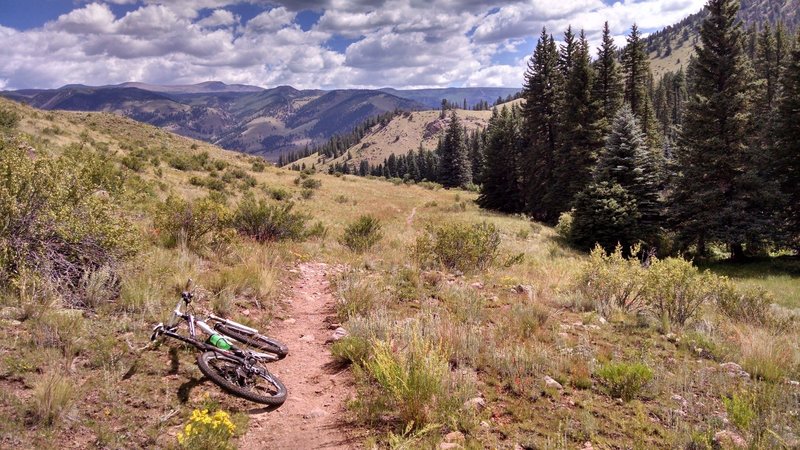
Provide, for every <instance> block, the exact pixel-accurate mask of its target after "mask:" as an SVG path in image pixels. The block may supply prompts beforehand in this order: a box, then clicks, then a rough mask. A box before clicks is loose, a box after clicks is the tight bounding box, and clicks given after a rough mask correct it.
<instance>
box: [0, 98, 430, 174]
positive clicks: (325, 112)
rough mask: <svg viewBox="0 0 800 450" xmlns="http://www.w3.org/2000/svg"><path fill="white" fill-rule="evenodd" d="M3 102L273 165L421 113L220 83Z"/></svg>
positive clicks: (401, 101) (409, 106)
mask: <svg viewBox="0 0 800 450" xmlns="http://www.w3.org/2000/svg"><path fill="white" fill-rule="evenodd" d="M0 95H2V96H5V97H7V98H11V99H13V100H17V101H21V102H24V103H27V104H30V105H31V106H34V107H36V108H41V109H48V110H69V111H102V112H113V113H116V114H120V115H123V116H126V117H130V118H132V119H134V120H137V121H140V122H144V123H148V124H151V125H156V126H158V127H161V128H164V129H166V130H169V131H171V132H174V133H178V134H180V135H183V136H187V137H191V138H195V139H201V140H204V141H207V142H212V143H215V144H217V145H220V146H222V147H224V148H227V149H229V150H238V151H241V152H245V153H250V154H257V155H262V156H265V157H268V158H273V159H274V158H277V156H278V155H279V154H280V153H282V152H284V151H287V150H293V149H297V148H303V147H305V146H306V145H312V146H313V145H315V144H319V143H322V142H324V141H325V140H327V139H328V138H329V137H330V136H332V135H333V134H335V133H339V132H344V131H347V130H349V129H351V128H352V127H354V126H355V125H356V124H358V123H360V122H362V121H363V120H364V119H366V118H367V117H372V116H376V115H379V114H382V113H385V112H388V111H394V110H397V109H399V110H415V109H422V108H423V106H422V104H420V103H417V102H414V101H413V100H408V99H405V98H400V97H397V96H394V95H391V94H387V93H385V92H381V91H368V90H337V91H329V92H328V91H321V90H303V91H300V90H297V89H294V88H292V87H288V86H280V87H277V88H273V89H261V88H256V87H252V86H240V85H226V84H224V83H220V82H207V83H201V84H198V85H190V86H155V85H147V84H143V83H124V84H122V85H117V86H103V87H89V86H80V85H70V86H64V87H62V88H59V89H48V90H22V91H9V92H2V93H0Z"/></svg>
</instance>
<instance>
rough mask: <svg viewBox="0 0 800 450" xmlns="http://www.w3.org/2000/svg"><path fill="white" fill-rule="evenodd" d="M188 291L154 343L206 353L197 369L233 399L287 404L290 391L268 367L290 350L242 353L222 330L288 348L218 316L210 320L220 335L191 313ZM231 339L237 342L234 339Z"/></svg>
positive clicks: (158, 328) (158, 327)
mask: <svg viewBox="0 0 800 450" xmlns="http://www.w3.org/2000/svg"><path fill="white" fill-rule="evenodd" d="M190 283H191V280H190ZM188 287H189V285H188V284H187V290H185V291H183V292H182V293H181V299H180V300H179V301H178V303H177V305H175V309H174V310H173V311H172V316H171V317H170V320H169V322H168V323H167V324H164V323H159V324H158V325H156V326H155V327H154V328H153V334H152V335H151V336H150V340H151V341H154V340H156V339H157V338H158V337H160V336H167V337H170V338H173V339H177V340H179V341H181V342H184V343H186V344H189V345H191V346H193V347H195V348H197V349H198V350H200V351H201V352H202V353H200V355H198V357H197V366H198V367H199V368H200V371H201V372H203V374H204V375H205V376H207V377H208V378H209V379H211V381H213V382H214V383H216V384H217V385H219V386H220V387H221V388H223V389H225V390H226V391H228V392H229V393H231V394H233V395H236V396H239V397H242V398H245V399H247V400H250V401H253V402H256V403H261V404H264V405H269V406H280V405H281V404H283V402H285V401H286V387H285V386H284V385H283V383H282V382H281V381H280V380H279V379H278V378H277V377H275V376H274V375H273V374H271V373H270V372H269V370H267V368H266V367H265V366H264V363H267V362H271V361H277V360H278V359H280V358H282V357H283V356H285V355H286V353H288V350H287V351H283V352H282V353H283V354H282V356H278V355H279V354H278V353H273V352H269V353H260V352H255V351H252V350H247V349H241V348H238V347H237V346H236V345H234V344H233V343H232V342H230V341H228V339H227V338H226V337H223V336H222V335H221V334H220V333H222V331H221V330H219V328H222V329H223V330H225V331H228V332H230V331H231V330H235V331H234V333H238V334H240V336H241V337H248V339H249V340H250V341H253V342H262V343H263V342H276V343H277V344H279V345H278V347H280V349H285V348H286V347H285V346H283V344H280V343H279V342H277V341H274V340H269V341H263V340H260V339H258V338H257V337H260V338H265V336H261V335H260V334H258V331H257V330H255V329H253V328H249V327H246V326H244V325H242V324H239V323H237V322H234V321H231V320H226V319H223V318H220V317H216V316H214V318H213V319H210V320H213V321H214V322H215V328H217V331H219V332H217V331H215V329H214V328H212V327H211V326H209V325H208V323H207V322H206V321H204V320H202V319H199V318H197V317H195V315H194V314H192V313H191V311H190V310H191V307H190V304H191V302H192V298H193V297H194V294H193V293H192V292H191V291H190V290H189V289H188ZM182 306H185V308H186V310H187V311H189V312H184V311H182V310H181V308H182ZM181 322H186V324H187V326H188V336H185V335H183V334H180V333H178V328H179V326H180V324H181ZM198 328H199V329H200V330H201V331H202V332H203V333H205V334H207V335H209V338H208V339H207V340H205V341H203V340H200V339H198V335H197V329H198ZM231 337H232V338H233V339H237V338H236V337H234V336H231ZM267 339H269V338H267ZM270 345H272V344H270Z"/></svg>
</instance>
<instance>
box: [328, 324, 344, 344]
mask: <svg viewBox="0 0 800 450" xmlns="http://www.w3.org/2000/svg"><path fill="white" fill-rule="evenodd" d="M346 336H347V330H345V329H344V328H342V327H339V328H337V329H335V330H334V331H333V333H332V334H331V337H330V339H328V342H337V341H340V340H342V339H343V338H345V337H346Z"/></svg>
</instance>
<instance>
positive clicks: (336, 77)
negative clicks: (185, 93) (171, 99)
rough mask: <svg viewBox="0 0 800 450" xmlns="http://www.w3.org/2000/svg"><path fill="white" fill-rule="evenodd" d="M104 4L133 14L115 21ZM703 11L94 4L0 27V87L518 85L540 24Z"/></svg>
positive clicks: (462, 3) (597, 0)
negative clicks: (306, 20) (242, 12)
mask: <svg viewBox="0 0 800 450" xmlns="http://www.w3.org/2000/svg"><path fill="white" fill-rule="evenodd" d="M245 2H246V3H250V4H251V6H252V5H255V6H257V7H261V8H262V9H263V11H262V12H261V13H259V14H257V15H256V16H255V17H252V18H251V19H249V20H247V21H246V22H243V21H242V19H241V18H240V17H238V16H237V15H236V14H235V11H236V9H235V5H236V4H237V3H245ZM110 3H115V4H137V3H138V4H140V6H138V7H135V9H134V10H132V11H131V12H129V13H127V14H125V15H123V16H120V17H115V16H114V13H113V11H112V9H111V8H110V7H109V6H108V4H110ZM703 3H704V0H620V1H617V2H616V3H613V4H605V3H604V2H603V1H601V0H575V1H564V0H518V1H513V0H512V1H505V2H498V3H491V2H487V1H485V0H323V1H312V0H169V1H167V0H139V1H138V2H137V1H134V0H105V1H102V2H101V1H100V0H95V1H93V2H92V3H88V2H85V3H84V4H83V5H82V6H78V7H76V8H75V9H74V10H73V11H71V12H69V13H68V14H64V15H62V16H60V17H58V18H57V19H55V20H53V21H51V22H48V23H46V24H43V25H42V26H40V27H38V28H34V29H30V30H26V31H18V30H14V29H12V28H8V27H3V26H0V40H1V41H2V42H4V43H5V44H6V45H3V46H0V82H2V85H0V89H1V88H14V89H16V88H25V87H57V86H61V85H64V84H68V83H85V84H93V85H102V84H111V83H120V82H124V81H145V82H153V83H194V82H199V81H205V80H209V79H218V80H221V81H225V82H230V83H248V84H255V85H260V86H276V85H283V84H289V85H293V86H295V87H298V88H336V87H383V86H394V87H399V88H403V87H443V86H520V85H521V83H522V74H523V72H524V68H525V61H526V59H527V57H528V54H529V52H530V51H531V50H532V48H526V47H531V46H532V43H533V42H535V38H536V37H537V36H538V34H539V32H540V31H541V28H542V26H547V28H548V30H550V31H551V32H553V33H554V34H557V35H558V34H560V33H561V32H562V31H563V30H564V29H565V28H566V27H567V25H568V24H572V25H573V26H574V28H575V29H576V30H577V29H580V28H585V29H586V30H587V35H588V36H589V38H590V40H592V41H593V42H594V43H596V42H597V39H598V38H599V31H600V29H601V27H602V24H603V22H604V21H606V20H607V21H608V22H609V25H610V26H611V29H612V32H613V33H614V34H615V35H616V37H617V39H622V36H624V34H625V33H626V32H627V30H628V29H629V28H630V25H631V24H632V23H633V22H634V21H637V22H638V24H639V25H640V27H641V28H645V29H650V28H658V27H662V26H666V25H670V24H672V23H675V22H677V21H679V20H680V19H682V18H683V17H685V16H686V15H688V14H690V13H693V12H696V11H698V10H699V9H700V8H701V7H702V4H703ZM303 9H313V10H315V11H318V12H319V13H321V17H320V19H319V21H318V22H317V23H316V24H315V25H314V26H313V27H311V29H306V30H304V29H302V28H301V27H300V25H299V24H298V23H297V14H298V12H299V11H301V10H303ZM209 11H210V12H209ZM201 17H202V18H201ZM342 37H344V38H348V39H351V40H352V41H353V42H352V43H351V44H350V45H349V46H347V48H346V49H342V48H339V50H341V51H334V50H331V48H332V47H336V46H332V45H331V44H330V39H332V38H339V39H341V38H342ZM531 38H533V39H531ZM501 54H502V55H503V56H502V58H500V59H501V60H502V61H503V62H502V63H497V62H496V60H497V59H498V58H499V56H498V55H501Z"/></svg>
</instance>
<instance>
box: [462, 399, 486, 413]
mask: <svg viewBox="0 0 800 450" xmlns="http://www.w3.org/2000/svg"><path fill="white" fill-rule="evenodd" d="M463 406H464V409H473V408H474V409H476V410H478V411H480V410H482V409H483V408H486V400H484V399H483V398H482V397H475V398H471V399H469V400H467V401H465V402H464V405H463Z"/></svg>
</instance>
